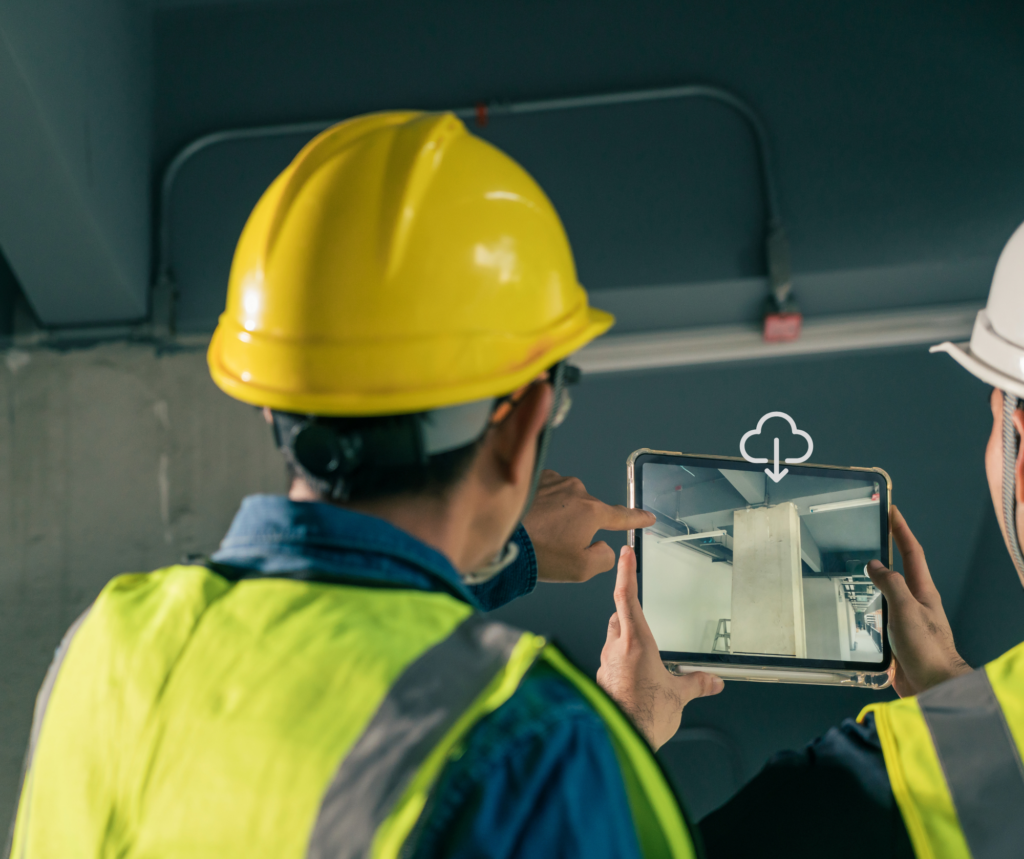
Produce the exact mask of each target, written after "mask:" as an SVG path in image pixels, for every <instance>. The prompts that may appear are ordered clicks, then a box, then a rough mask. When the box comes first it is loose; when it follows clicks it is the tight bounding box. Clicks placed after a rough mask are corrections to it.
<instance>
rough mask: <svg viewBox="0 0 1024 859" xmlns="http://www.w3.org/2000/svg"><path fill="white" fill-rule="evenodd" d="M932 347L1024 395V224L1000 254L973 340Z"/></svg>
mask: <svg viewBox="0 0 1024 859" xmlns="http://www.w3.org/2000/svg"><path fill="white" fill-rule="evenodd" d="M930 351H932V352H948V353H949V354H950V355H952V356H953V358H955V359H956V361H957V362H958V363H959V364H961V365H962V366H963V367H965V368H966V369H967V370H968V371H969V372H970V373H973V374H974V375H975V376H977V377H978V378H979V379H981V380H982V381H983V382H988V384H990V385H992V386H993V387H996V388H999V390H1001V391H1006V393H1008V394H1013V395H1014V396H1017V397H1019V398H1021V399H1024V224H1021V226H1019V227H1018V228H1017V231H1016V232H1015V233H1014V234H1013V235H1012V236H1011V237H1010V241H1008V242H1007V243H1006V247H1005V248H1003V252H1002V253H1001V254H1000V255H999V262H997V263H996V271H995V274H994V275H992V288H991V289H990V290H989V293H988V304H987V305H986V306H985V308H984V310H979V311H978V318H977V319H976V320H975V321H974V330H973V331H972V332H971V342H970V343H950V342H948V341H947V342H945V343H940V344H939V345H938V346H932V348H931V350H930Z"/></svg>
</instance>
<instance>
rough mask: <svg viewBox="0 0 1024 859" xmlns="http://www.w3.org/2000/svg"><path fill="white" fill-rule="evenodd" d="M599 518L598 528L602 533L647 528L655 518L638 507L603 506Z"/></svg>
mask: <svg viewBox="0 0 1024 859" xmlns="http://www.w3.org/2000/svg"><path fill="white" fill-rule="evenodd" d="M599 518H600V528H601V530H604V531H630V530H632V529H634V528H649V527H650V526H651V525H653V524H654V523H655V522H657V521H658V520H657V517H655V515H654V514H653V513H649V512H648V511H646V510H641V509H640V508H639V507H623V506H622V505H621V504H619V505H615V506H613V505H611V504H605V505H604V510H603V511H602V515H601V516H600V517H599Z"/></svg>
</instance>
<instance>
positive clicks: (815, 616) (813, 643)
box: [804, 578, 845, 659]
mask: <svg viewBox="0 0 1024 859" xmlns="http://www.w3.org/2000/svg"><path fill="white" fill-rule="evenodd" d="M844 602H845V600H844ZM841 608H842V606H838V608H837V604H836V586H835V584H834V583H833V581H832V579H825V578H823V579H813V578H807V579H804V626H805V629H806V631H807V658H808V659H841V658H842V653H841V651H840V643H841V642H840V634H839V609H841Z"/></svg>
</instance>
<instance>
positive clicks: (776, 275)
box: [157, 84, 791, 324]
mask: <svg viewBox="0 0 1024 859" xmlns="http://www.w3.org/2000/svg"><path fill="white" fill-rule="evenodd" d="M683 98H703V99H709V100H711V101H716V102H719V103H720V104H724V105H726V106H727V107H730V108H732V109H733V110H734V111H736V112H737V113H738V114H739V115H740V116H742V117H743V119H744V120H746V123H747V126H748V127H749V129H750V132H751V135H752V136H753V139H754V144H755V145H756V147H757V152H758V161H759V165H760V174H761V184H762V188H763V193H764V201H765V210H766V211H765V215H766V244H765V248H766V258H767V265H768V273H769V277H770V280H771V285H772V291H773V293H774V294H775V296H776V298H777V299H778V300H779V301H782V300H784V299H785V298H786V296H787V295H788V294H789V291H790V288H791V285H790V273H789V249H788V244H787V242H786V238H785V233H784V232H783V229H782V216H781V214H780V211H779V202H778V193H777V187H778V186H777V184H776V181H775V173H774V170H773V166H772V165H773V161H772V152H771V144H770V143H769V140H768V133H767V131H766V129H765V126H764V123H763V122H762V121H761V118H760V116H758V114H757V112H756V111H755V110H754V108H753V107H752V106H751V105H750V104H748V103H747V102H746V101H744V100H743V99H742V98H740V97H739V96H738V95H736V94H735V93H732V92H730V91H729V90H727V89H723V88H721V87H717V86H711V85H708V84H686V85H683V86H674V87H660V88H657V89H642V90H627V91H624V92H614V93H604V94H598V95H584V96H573V97H570V98H549V99H540V100H538V101H519V102H496V103H493V104H481V105H478V106H475V107H462V108H456V109H455V110H453V111H452V113H454V114H455V115H456V116H458V117H459V118H460V119H474V118H479V117H480V116H481V115H483V116H516V115H525V114H530V113H548V112H552V111H560V110H576V109H580V108H588V107H611V106H613V105H620V104H641V103H644V102H652V101H669V100H674V99H683ZM339 121H340V120H319V121H311V122H299V123H289V124H284V125H263V126H256V127H253V128H235V129H225V130H223V131H215V132H213V133H211V134H206V135H203V136H202V137H198V138H196V139H195V140H193V141H192V142H191V143H189V144H187V145H186V146H184V147H183V148H182V149H181V150H180V151H179V152H178V154H177V155H175V156H174V158H172V159H171V162H170V163H169V164H168V165H167V168H166V169H165V170H164V173H163V178H162V180H161V182H160V204H159V212H158V215H157V217H158V218H159V223H158V233H157V235H158V243H159V246H158V249H157V284H158V285H160V286H170V285H171V284H172V283H173V272H172V268H171V252H172V236H171V217H170V215H171V202H172V197H173V195H174V186H175V183H176V181H177V178H178V175H179V174H180V173H181V170H182V168H183V167H184V166H185V165H186V164H187V163H188V162H189V161H190V160H192V158H194V157H195V156H196V155H198V154H199V153H200V152H203V151H205V150H207V149H209V148H211V147H213V146H219V145H220V144H222V143H234V142H236V141H240V140H257V139H265V138H270V137H287V136H289V135H292V134H309V135H313V134H317V133H319V132H321V131H323V130H324V129H325V128H329V127H330V126H332V125H334V124H335V123H337V122H339ZM172 324H173V323H172Z"/></svg>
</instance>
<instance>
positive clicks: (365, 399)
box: [207, 305, 615, 417]
mask: <svg viewBox="0 0 1024 859" xmlns="http://www.w3.org/2000/svg"><path fill="white" fill-rule="evenodd" d="M614 323H615V317H614V316H612V315H611V314H610V313H606V312H605V311H603V310H598V309H597V308H595V307H588V306H586V305H584V306H583V307H581V308H579V309H578V310H577V311H576V312H575V313H573V314H571V316H570V318H568V319H566V320H565V321H564V323H563V324H562V325H560V326H558V328H560V329H561V330H560V331H558V332H557V334H556V332H548V333H547V334H548V337H547V339H548V344H547V346H546V348H543V349H535V350H533V354H532V355H529V357H528V358H527V360H520V361H517V363H516V365H515V366H513V367H507V368H505V369H504V370H503V371H502V372H499V373H494V374H488V375H487V376H486V377H485V378H479V379H476V380H471V381H460V382H457V383H454V384H452V385H449V386H444V387H433V388H429V389H422V388H413V389H409V390H393V389H392V390H383V391H381V390H359V391H353V390H352V389H351V388H349V389H347V390H345V389H344V388H342V389H341V390H321V391H317V390H311V389H310V386H308V385H305V384H302V383H296V384H294V385H293V386H292V387H291V389H288V387H285V386H282V387H280V388H271V387H267V386H260V385H257V384H255V376H256V374H253V373H250V372H249V371H248V370H247V369H246V367H245V365H244V363H243V362H244V361H245V360H246V359H247V358H250V357H251V352H252V351H254V350H253V346H254V345H255V343H254V341H255V340H256V339H257V338H256V337H254V336H253V335H252V334H250V333H249V332H247V331H245V330H244V329H241V328H240V327H239V326H237V325H235V324H233V320H231V319H226V318H225V317H224V316H222V317H221V324H220V325H218V326H217V330H216V331H215V332H214V334H213V339H212V340H211V341H210V347H209V349H208V351H207V363H208V365H209V368H210V375H211V376H212V377H213V381H214V383H215V384H216V385H217V387H219V388H220V389H221V390H222V391H224V393H226V394H227V395H228V396H230V397H233V398H235V399H237V400H241V401H242V402H244V403H249V404H251V405H254V406H265V407H267V408H271V409H275V410H278V411H285V412H292V413H297V414H310V415H323V416H325V417H328V416H337V417H374V416H379V415H402V414H414V413H418V412H425V411H431V410H433V409H439V408H446V407H448V406H454V405H459V404H461V403H468V402H472V401H474V400H482V399H485V398H487V397H500V396H504V395H506V394H509V393H511V392H512V391H515V390H516V389H518V388H520V387H522V386H523V385H526V384H529V383H530V382H532V381H533V380H534V379H536V378H537V377H538V376H540V375H541V374H542V373H543V372H544V371H545V370H547V369H549V368H550V367H552V366H553V365H554V364H557V363H558V362H559V361H562V360H564V359H566V358H568V357H569V356H570V355H572V354H573V353H574V352H576V351H578V350H579V349H581V348H583V347H584V346H586V345H587V343H589V342H590V341H592V340H594V339H595V338H597V337H600V336H601V335H602V334H604V333H605V332H606V331H607V330H608V329H609V328H611V327H612V325H613V324H614ZM558 335H561V336H558ZM531 339H533V340H534V341H536V340H540V341H541V342H543V340H544V339H545V338H544V337H543V336H540V337H538V336H534V337H531ZM552 340H554V342H551V341H552ZM232 341H234V342H232ZM243 344H244V345H245V346H246V347H248V348H243V349H238V348H237V347H238V346H239V345H243ZM378 346H379V348H380V349H381V350H382V353H383V351H384V350H387V349H389V348H391V349H395V350H396V351H397V350H400V349H401V347H400V346H399V345H398V344H392V345H391V346H389V345H388V344H385V343H381V344H378ZM265 347H266V352H265V353H264V355H263V360H274V359H281V360H285V361H287V360H293V361H295V362H296V365H297V366H299V367H301V366H303V365H304V363H305V358H304V353H306V352H308V350H309V346H308V345H307V346H295V345H293V344H287V343H286V344H276V345H275V344H271V343H266V344H265ZM257 348H258V347H257ZM328 348H329V347H328ZM435 350H440V351H443V350H444V346H443V344H441V343H437V344H434V346H433V347H432V348H431V347H430V345H429V344H421V346H420V347H419V348H417V353H416V354H413V353H408V354H405V355H403V356H402V357H403V358H404V359H405V360H409V361H416V360H417V359H419V360H426V359H427V357H428V353H429V352H431V351H435ZM329 358H330V359H333V360H338V359H340V360H342V361H343V360H344V357H343V353H339V352H333V351H332V354H331V355H330V356H329Z"/></svg>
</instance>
